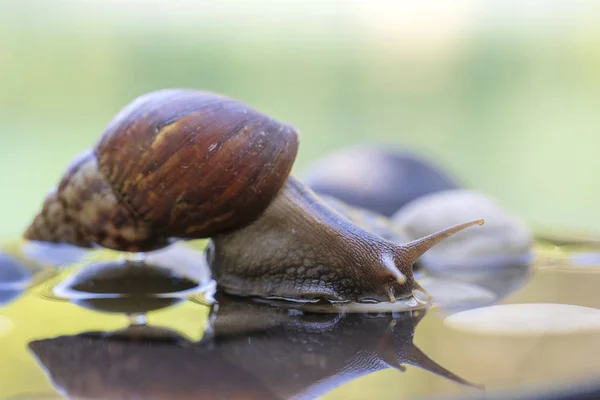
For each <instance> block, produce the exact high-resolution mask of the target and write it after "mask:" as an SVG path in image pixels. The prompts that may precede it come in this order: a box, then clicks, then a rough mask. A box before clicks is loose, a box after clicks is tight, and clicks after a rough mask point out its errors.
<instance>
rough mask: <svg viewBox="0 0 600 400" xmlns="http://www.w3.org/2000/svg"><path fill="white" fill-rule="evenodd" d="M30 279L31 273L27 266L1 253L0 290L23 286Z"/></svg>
mask: <svg viewBox="0 0 600 400" xmlns="http://www.w3.org/2000/svg"><path fill="white" fill-rule="evenodd" d="M30 278H31V273H30V272H29V270H28V268H27V267H26V266H25V265H23V264H22V263H21V262H19V261H18V260H16V259H15V258H13V257H10V256H8V255H6V254H3V253H0V288H4V287H7V286H11V287H13V286H15V285H18V286H22V285H23V284H25V283H27V282H28V281H29V279H30Z"/></svg>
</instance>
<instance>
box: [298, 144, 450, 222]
mask: <svg viewBox="0 0 600 400" xmlns="http://www.w3.org/2000/svg"><path fill="white" fill-rule="evenodd" d="M302 181H303V182H305V183H306V185H307V186H308V187H310V188H311V189H312V190H313V191H315V193H317V194H318V195H328V196H332V197H335V198H337V199H339V200H342V201H343V202H345V203H347V204H349V205H351V206H355V207H360V208H364V209H367V210H370V211H374V212H377V213H379V214H381V215H383V216H386V217H391V216H392V215H393V214H394V213H395V212H396V211H398V210H399V209H400V208H401V207H403V206H404V205H405V204H407V203H409V202H410V201H412V200H414V199H416V198H419V197H421V196H424V195H427V194H430V193H436V192H439V191H442V190H450V189H456V188H459V187H460V186H461V184H460V182H458V180H457V179H456V178H455V177H453V176H451V175H449V174H448V173H446V172H445V171H443V170H442V168H440V167H439V166H437V165H435V164H434V163H432V162H431V161H430V160H428V159H426V158H425V157H423V156H420V155H416V154H413V153H412V152H409V151H407V150H403V149H399V148H393V147H389V146H387V147H384V146H356V147H354V146H352V147H348V148H344V149H341V150H338V151H335V152H333V153H331V154H329V155H327V156H325V157H324V158H323V159H321V160H319V161H317V162H316V163H315V164H314V165H312V166H310V167H309V168H308V169H307V170H306V171H304V172H303V174H302Z"/></svg>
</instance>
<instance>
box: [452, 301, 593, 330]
mask: <svg viewBox="0 0 600 400" xmlns="http://www.w3.org/2000/svg"><path fill="white" fill-rule="evenodd" d="M444 324H445V325H446V326H447V327H449V328H451V329H454V330H457V331H461V332H467V333H474V334H480V335H508V336H531V335H550V334H573V333H580V332H590V331H600V310H598V309H596V308H590V307H581V306H574V305H567V304H548V303H533V304H506V305H496V306H489V307H483V308H477V309H474V310H468V311H461V312H458V313H456V314H452V315H450V316H449V317H447V318H446V319H445V320H444Z"/></svg>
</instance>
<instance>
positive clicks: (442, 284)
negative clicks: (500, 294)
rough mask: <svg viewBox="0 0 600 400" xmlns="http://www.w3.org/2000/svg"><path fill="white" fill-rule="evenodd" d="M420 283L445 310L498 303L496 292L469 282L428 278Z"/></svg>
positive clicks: (437, 304) (434, 302)
mask: <svg viewBox="0 0 600 400" xmlns="http://www.w3.org/2000/svg"><path fill="white" fill-rule="evenodd" d="M419 283H420V284H421V286H423V288H424V289H425V290H427V292H429V294H430V295H431V296H432V297H433V304H434V305H436V306H437V307H441V308H444V309H456V308H458V309H465V308H472V307H478V306H482V305H488V304H491V303H493V302H494V301H496V299H497V296H496V294H495V293H494V292H492V291H490V290H488V289H486V288H484V287H481V286H478V285H475V284H471V283H467V282H460V281H455V280H450V279H444V278H435V277H427V278H423V279H420V280H419Z"/></svg>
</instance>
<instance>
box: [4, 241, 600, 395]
mask: <svg viewBox="0 0 600 400" xmlns="http://www.w3.org/2000/svg"><path fill="white" fill-rule="evenodd" d="M568 246H569V245H566V246H563V247H556V246H551V245H542V244H540V245H538V246H536V254H535V259H534V260H533V261H532V265H531V267H530V268H527V267H524V266H513V267H508V266H507V267H506V268H500V269H498V268H496V269H494V270H489V269H488V270H486V269H482V270H478V271H476V272H473V271H453V272H451V273H448V274H444V276H435V277H432V276H425V274H422V276H421V283H422V285H423V286H424V287H425V288H426V289H427V290H428V291H429V292H431V294H432V295H433V296H434V298H435V299H436V304H435V305H434V306H433V307H428V306H427V305H424V304H423V303H422V302H421V301H414V302H413V303H410V302H405V303H402V302H399V303H398V304H395V305H389V304H387V305H377V306H376V307H373V306H371V305H365V304H361V305H351V306H349V305H338V306H337V308H332V307H329V306H327V305H324V304H304V305H298V304H295V305H290V304H289V303H286V304H284V305H283V306H282V305H281V304H280V303H278V302H277V301H252V300H250V299H243V298H237V297H233V296H228V295H226V294H223V293H219V292H216V293H214V291H213V288H214V286H213V285H212V284H211V282H210V280H209V277H208V273H207V271H206V270H205V269H204V268H203V263H202V261H201V259H202V257H201V253H200V252H199V251H198V250H195V249H193V248H190V247H183V246H179V245H178V246H175V247H174V248H173V249H170V250H169V251H167V252H162V253H161V254H156V255H152V256H150V257H148V258H147V259H146V260H145V261H141V260H130V261H123V260H122V259H121V256H120V255H118V254H116V253H112V252H95V253H92V254H86V253H83V254H82V253H80V252H69V251H64V249H63V252H62V253H60V252H55V251H54V250H52V249H39V248H38V249H32V248H27V249H25V248H23V246H22V245H21V244H18V245H14V244H13V245H6V244H5V245H3V253H0V282H2V283H0V348H1V351H2V357H0V398H7V399H8V398H10V399H19V398H22V399H30V398H61V397H62V396H61V395H64V396H68V397H70V398H111V399H120V398H122V399H125V398H144V399H151V398H156V399H177V398H194V399H203V398H205V399H219V398H227V399H230V398H244V399H287V398H317V397H320V398H324V399H365V398H378V399H404V398H423V397H425V398H427V397H429V396H439V395H462V394H478V393H484V391H487V392H494V391H497V390H503V389H514V388H521V387H528V386H531V385H542V386H546V387H547V386H550V385H560V384H569V383H573V382H574V381H578V380H580V379H596V380H597V377H598V376H600V359H599V358H598V357H597V356H596V354H597V353H598V350H600V323H598V317H597V315H596V314H595V313H596V312H599V313H600V311H597V310H596V309H598V308H600V296H598V287H600V253H598V252H597V250H596V249H595V248H594V245H593V244H589V243H588V245H587V246H579V247H577V246H575V247H573V246H571V248H572V249H574V250H575V251H571V248H569V247H568ZM33 259H35V260H36V261H33ZM56 265H59V267H54V266H56ZM531 303H534V304H531ZM537 303H543V304H537ZM503 304H513V305H518V304H526V306H524V307H522V306H511V307H508V308H506V307H500V308H498V307H497V305H503ZM536 304H537V305H536ZM557 305H558V306H557ZM561 305H571V306H579V307H567V306H561ZM489 306H494V307H489ZM582 307H585V308H582ZM394 310H395V311H394ZM313 311H320V312H319V313H314V312H313ZM322 311H327V312H322ZM365 311H369V312H365ZM392 311H393V312H392ZM578 318H579V319H580V320H578ZM498 321H503V323H502V324H499V325H498V326H497V327H494V323H495V322H498Z"/></svg>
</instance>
